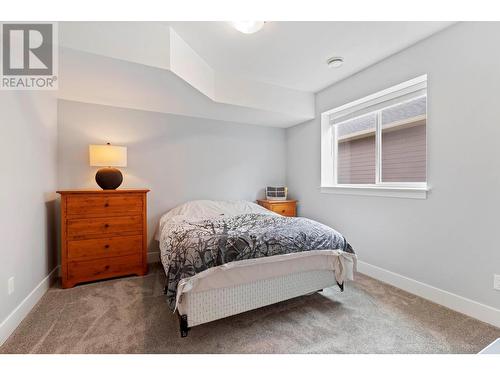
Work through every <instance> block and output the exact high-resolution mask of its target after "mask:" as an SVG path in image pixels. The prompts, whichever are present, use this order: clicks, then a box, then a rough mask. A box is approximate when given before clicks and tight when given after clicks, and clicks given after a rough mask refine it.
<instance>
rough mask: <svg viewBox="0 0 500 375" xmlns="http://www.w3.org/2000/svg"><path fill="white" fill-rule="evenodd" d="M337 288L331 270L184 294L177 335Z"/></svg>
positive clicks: (178, 309)
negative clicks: (219, 320) (309, 294)
mask: <svg viewBox="0 0 500 375" xmlns="http://www.w3.org/2000/svg"><path fill="white" fill-rule="evenodd" d="M334 285H337V281H336V279H335V273H334V271H332V270H317V271H304V272H297V273H290V274H286V275H282V276H279V277H274V278H271V279H264V280H255V281H252V282H249V283H245V284H238V285H234V286H230V287H226V288H219V289H211V290H206V291H201V292H186V293H185V294H183V296H182V299H181V301H179V304H178V306H177V311H178V315H179V322H180V331H181V336H182V337H186V336H187V333H188V330H189V329H190V328H191V327H194V326H197V325H200V324H203V323H207V322H211V321H214V320H217V319H222V318H225V317H228V316H231V315H236V314H240V313H242V312H245V311H249V310H253V309H257V308H259V307H263V306H267V305H271V304H274V303H277V302H281V301H285V300H288V299H290V298H295V297H299V296H302V295H304V294H308V293H313V292H316V291H320V290H322V289H323V288H328V287H331V286H334Z"/></svg>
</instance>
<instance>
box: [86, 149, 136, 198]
mask: <svg viewBox="0 0 500 375" xmlns="http://www.w3.org/2000/svg"><path fill="white" fill-rule="evenodd" d="M89 157H90V166H92V167H105V168H101V169H99V170H98V171H97V173H96V175H95V181H96V182H97V185H99V186H100V187H101V188H102V189H103V190H115V189H116V188H117V187H118V186H120V185H121V183H122V182H123V175H122V173H121V172H120V170H118V169H116V168H113V167H126V166H127V148H126V147H122V146H112V145H111V144H109V143H108V144H105V145H89Z"/></svg>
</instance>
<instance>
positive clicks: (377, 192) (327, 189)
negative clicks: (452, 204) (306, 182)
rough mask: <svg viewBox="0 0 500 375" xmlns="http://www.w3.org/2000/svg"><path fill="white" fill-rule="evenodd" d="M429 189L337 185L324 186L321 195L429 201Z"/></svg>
mask: <svg viewBox="0 0 500 375" xmlns="http://www.w3.org/2000/svg"><path fill="white" fill-rule="evenodd" d="M429 190H430V189H429V187H409V186H370V185H364V186H356V185H337V186H322V187H321V193H328V194H342V195H367V196H375V197H393V198H411V199H427V192H428V191H429Z"/></svg>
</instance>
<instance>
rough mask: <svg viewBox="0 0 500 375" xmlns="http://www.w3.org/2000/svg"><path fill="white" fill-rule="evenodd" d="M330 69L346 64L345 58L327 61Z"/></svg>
mask: <svg viewBox="0 0 500 375" xmlns="http://www.w3.org/2000/svg"><path fill="white" fill-rule="evenodd" d="M326 63H327V64H328V67H329V68H338V67H340V66H341V65H342V64H343V63H344V58H343V57H330V58H329V59H328V60H326Z"/></svg>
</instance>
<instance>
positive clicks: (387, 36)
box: [167, 21, 453, 92]
mask: <svg viewBox="0 0 500 375" xmlns="http://www.w3.org/2000/svg"><path fill="white" fill-rule="evenodd" d="M167 24H168V25H170V26H172V27H173V28H174V29H175V31H176V32H177V33H178V34H179V35H180V36H181V37H182V38H183V39H184V40H185V41H186V42H187V43H188V44H189V45H190V46H191V47H192V48H193V49H194V50H195V51H196V52H197V53H198V54H199V55H200V56H201V57H203V59H204V60H205V61H206V62H207V63H208V64H209V65H210V66H211V67H212V68H213V69H214V70H215V71H219V72H224V73H225V74H231V75H234V76H237V77H240V78H244V79H249V80H255V81H261V82H266V83H271V84H275V85H279V86H283V87H288V88H292V89H296V90H302V91H310V92H317V91H320V90H322V89H323V88H325V87H327V86H329V85H331V84H332V83H335V82H337V81H339V80H341V79H343V78H346V77H348V76H350V75H352V74H354V73H356V72H358V71H360V70H362V69H364V68H366V67H368V66H370V65H372V64H374V63H376V62H378V61H380V60H382V59H384V58H386V57H388V56H390V55H392V54H394V53H396V52H398V51H401V50H403V49H405V48H407V47H408V46H410V45H412V44H414V43H416V42H418V41H419V40H422V39H424V38H426V37H428V36H430V35H432V34H434V33H436V32H438V31H440V30H442V29H444V28H446V27H448V26H450V25H451V24H453V22H333V21H332V22H266V24H265V25H264V27H263V28H262V30H260V31H259V32H257V33H255V34H242V33H240V32H238V31H237V30H235V29H234V28H233V27H232V26H231V25H230V23H228V22H168V23H167ZM331 56H342V57H343V58H344V60H345V63H344V65H343V66H342V67H340V68H338V69H334V68H328V67H327V65H326V60H327V59H328V58H329V57H331Z"/></svg>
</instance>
